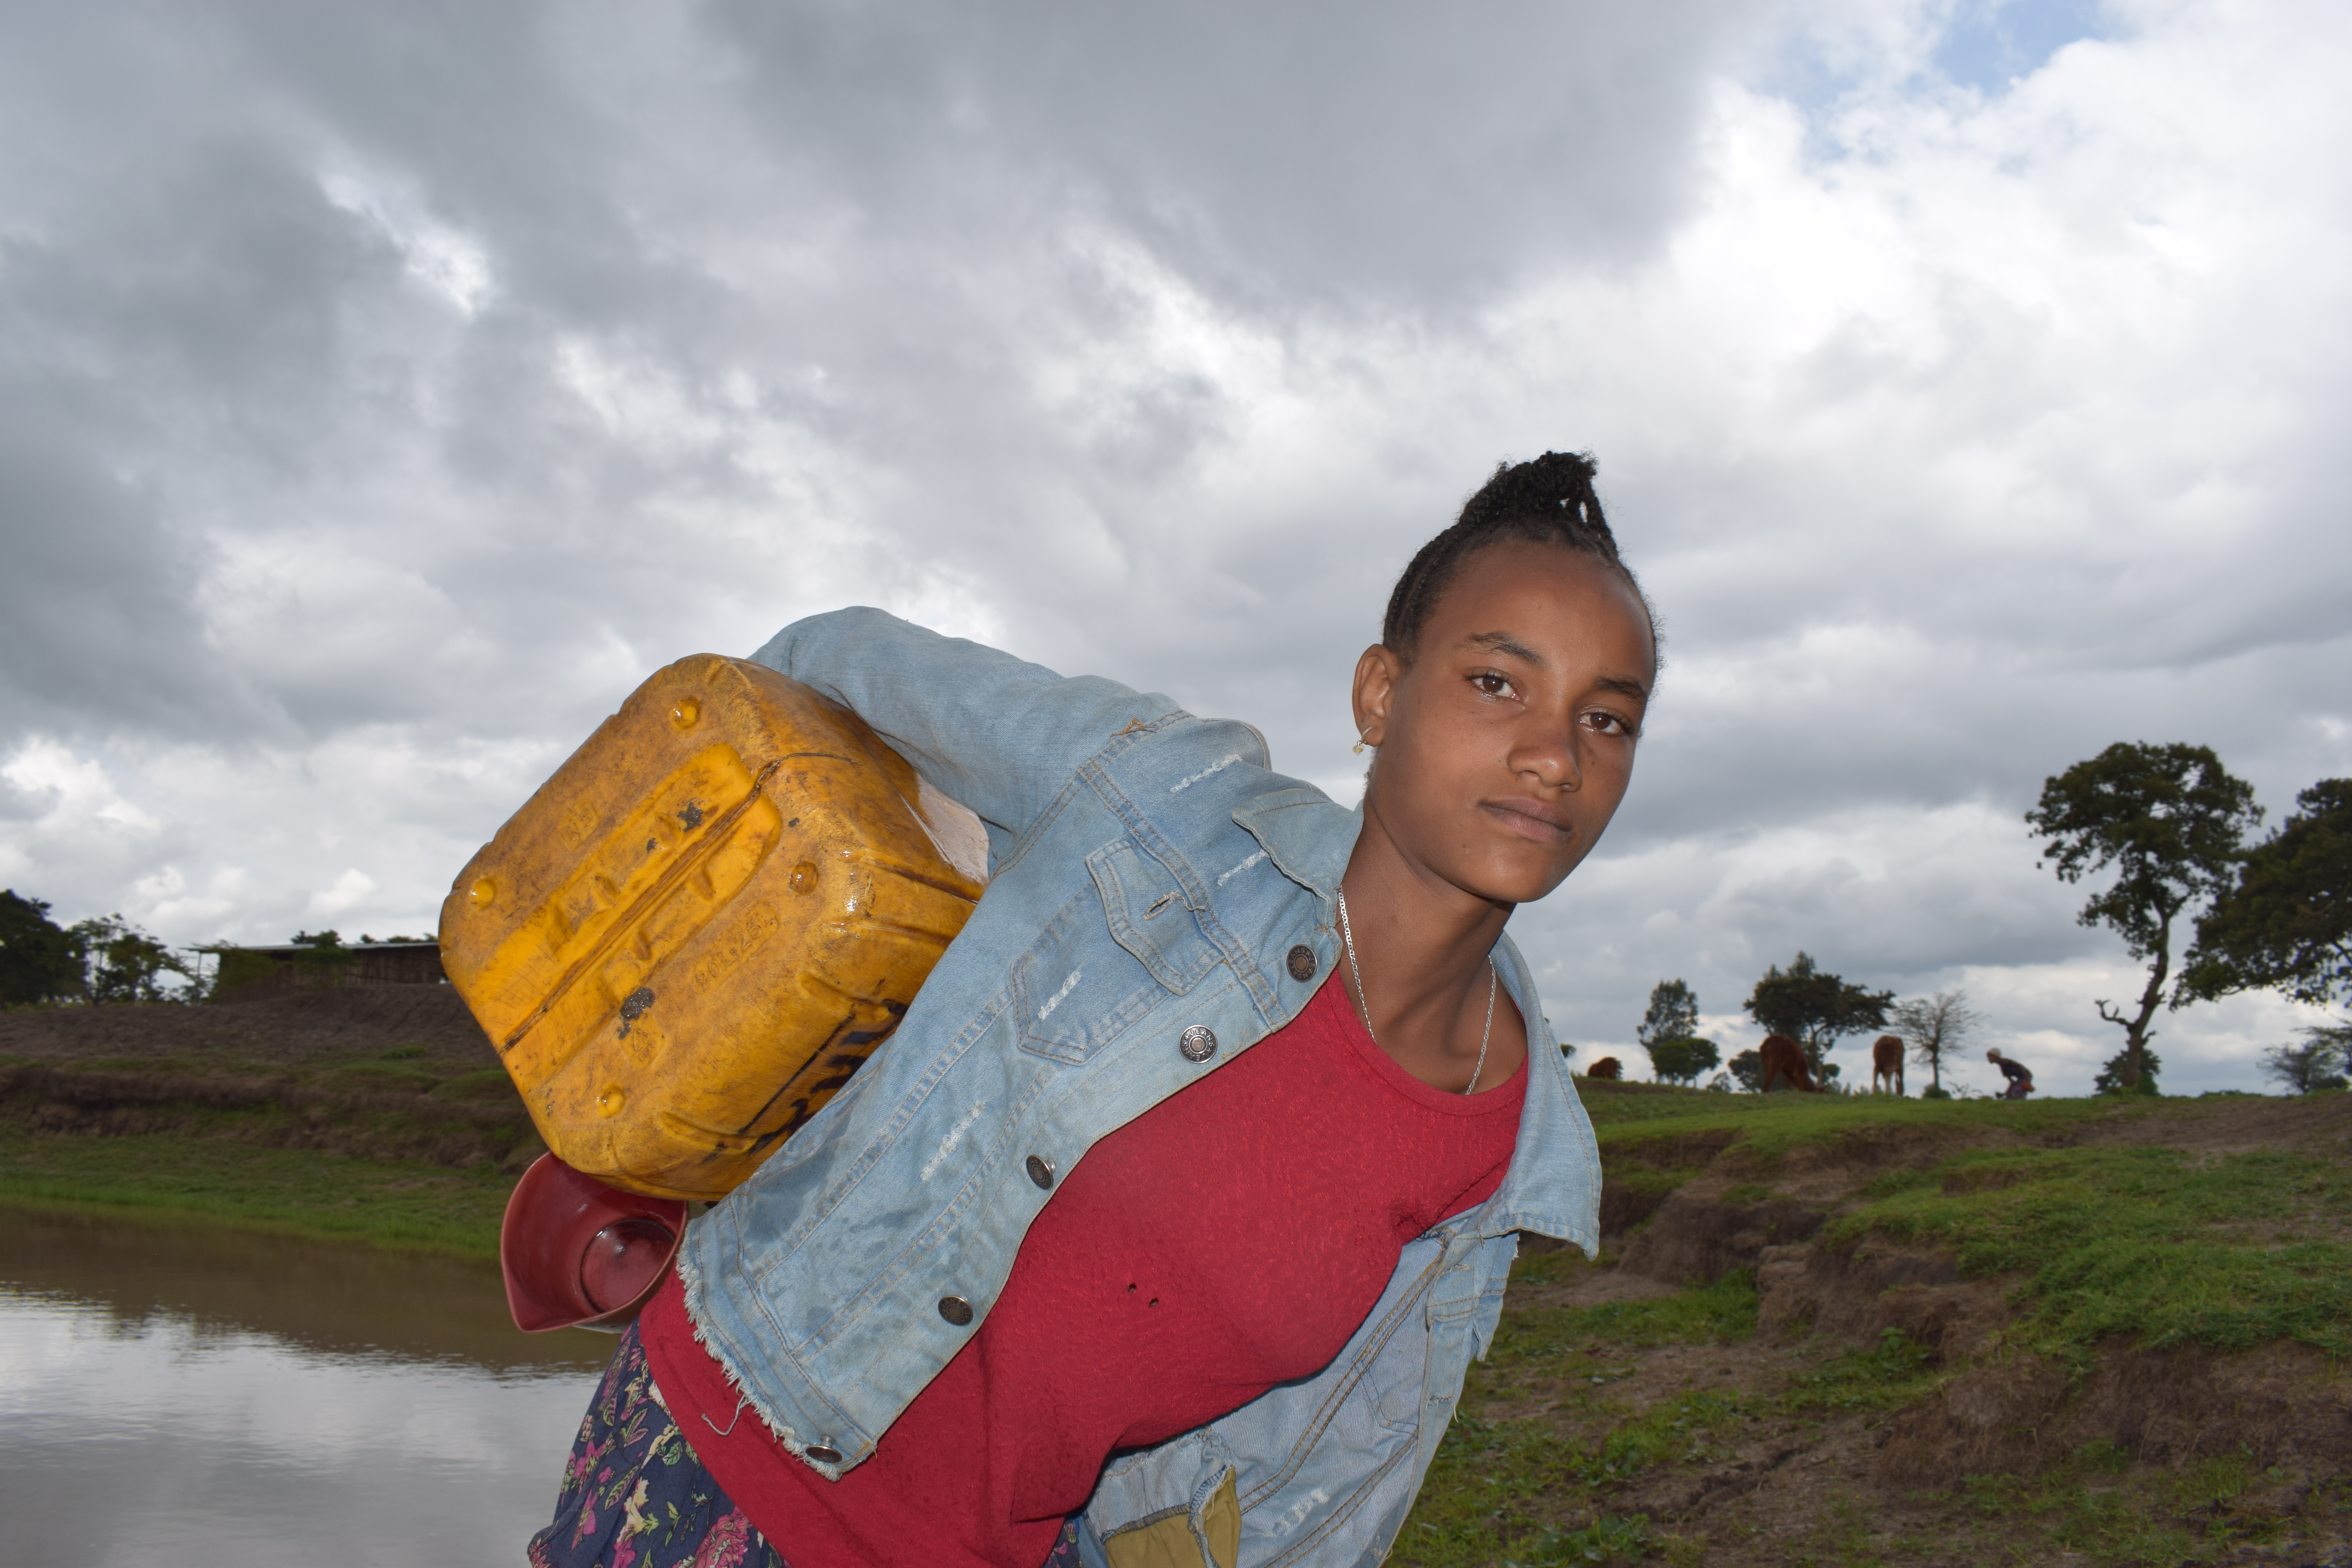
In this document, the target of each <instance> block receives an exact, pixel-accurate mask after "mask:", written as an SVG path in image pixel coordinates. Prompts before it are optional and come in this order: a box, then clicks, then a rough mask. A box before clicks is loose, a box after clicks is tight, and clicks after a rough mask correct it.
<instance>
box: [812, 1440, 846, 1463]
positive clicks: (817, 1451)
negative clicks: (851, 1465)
mask: <svg viewBox="0 0 2352 1568" xmlns="http://www.w3.org/2000/svg"><path fill="white" fill-rule="evenodd" d="M806 1452H807V1454H808V1457H809V1458H812V1459H814V1460H815V1461H816V1462H817V1463H818V1464H820V1465H837V1464H839V1463H841V1450H840V1449H838V1448H836V1447H834V1446H833V1445H832V1444H830V1443H811V1444H810V1445H809V1446H808V1448H807V1450H806Z"/></svg>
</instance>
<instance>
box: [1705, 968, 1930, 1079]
mask: <svg viewBox="0 0 2352 1568" xmlns="http://www.w3.org/2000/svg"><path fill="white" fill-rule="evenodd" d="M1894 1003H1895V993H1894V992H1892V991H1870V990H1866V989H1864V987H1862V986H1859V985H1849V984H1846V982H1845V981H1844V980H1843V979H1841V978H1840V977H1838V976H1837V975H1834V974H1832V973H1829V972H1828V971H1827V970H1825V969H1822V967H1821V966H1820V965H1818V964H1816V963H1814V962H1813V960H1812V955H1811V954H1810V953H1806V952H1800V953H1798V954H1797V957H1796V961H1795V962H1794V963H1790V965H1789V968H1788V970H1787V972H1786V973H1782V971H1781V969H1780V965H1778V964H1774V965H1773V966H1772V967H1770V968H1769V969H1767V970H1765V972H1764V978H1763V979H1761V980H1759V981H1758V982H1757V983H1756V989H1755V990H1753V991H1751V992H1749V993H1748V1016H1749V1017H1751V1018H1754V1019H1755V1020H1756V1021H1757V1022H1758V1023H1759V1024H1761V1025H1763V1026H1764V1027H1765V1028H1767V1029H1769V1030H1770V1031H1771V1032H1772V1033H1773V1034H1776V1035H1786V1036H1788V1037H1790V1038H1791V1039H1793V1040H1795V1041H1796V1042H1797V1043H1798V1044H1799V1045H1801V1046H1803V1047H1805V1062H1806V1065H1807V1066H1809V1067H1810V1068H1811V1069H1812V1073H1813V1077H1814V1078H1816V1079H1833V1078H1835V1077H1837V1075H1838V1069H1837V1068H1836V1067H1834V1066H1833V1065H1832V1064H1830V1063H1828V1062H1825V1061H1824V1060H1822V1058H1823V1056H1824V1055H1825V1054H1826V1053H1827V1052H1828V1050H1829V1048H1830V1047H1832V1046H1834V1045H1836V1044H1837V1043H1838V1041H1839V1040H1841V1039H1843V1037H1846V1036H1848V1035H1858V1034H1861V1033H1863V1032H1864V1030H1866V1029H1883V1028H1885V1027H1886V1010H1887V1008H1888V1007H1890V1006H1892V1005H1894ZM1735 1059H1736V1058H1735Z"/></svg>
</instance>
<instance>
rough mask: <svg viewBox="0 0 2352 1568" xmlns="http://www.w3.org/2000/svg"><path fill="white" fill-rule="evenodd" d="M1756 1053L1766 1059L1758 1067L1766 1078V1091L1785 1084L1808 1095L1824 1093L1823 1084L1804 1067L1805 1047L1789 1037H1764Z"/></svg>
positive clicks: (1768, 1091) (1769, 1091)
mask: <svg viewBox="0 0 2352 1568" xmlns="http://www.w3.org/2000/svg"><path fill="white" fill-rule="evenodd" d="M1756 1054H1757V1055H1758V1056H1759V1057H1761V1058H1763V1060H1762V1061H1760V1062H1759V1063H1758V1064H1757V1066H1758V1069H1759V1072H1760V1073H1761V1074H1762V1077H1763V1079H1764V1092H1765V1093H1767V1094H1769V1093H1771V1092H1772V1091H1773V1090H1774V1089H1778V1088H1780V1086H1781V1085H1782V1084H1783V1083H1785V1084H1787V1085H1788V1086H1789V1087H1790V1089H1802V1090H1804V1091H1805V1092H1806V1093H1807V1094H1819V1093H1821V1091H1822V1086H1821V1085H1819V1084H1817V1083H1815V1082H1814V1081H1813V1075H1812V1074H1811V1072H1809V1071H1807V1070H1806V1068H1805V1047H1802V1046H1801V1045H1799V1044H1797V1042H1796V1041H1794V1040H1792V1039H1790V1037H1788V1036H1786V1035H1767V1036H1765V1037H1764V1043H1763V1044H1762V1045H1761V1046H1759V1047H1757V1049H1756Z"/></svg>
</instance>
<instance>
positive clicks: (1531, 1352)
mask: <svg viewBox="0 0 2352 1568" xmlns="http://www.w3.org/2000/svg"><path fill="white" fill-rule="evenodd" d="M1547 1256H1548V1257H1553V1258H1556V1257H1559V1256H1561V1255H1560V1254H1558V1253H1552V1254H1549V1255H1547ZM1755 1331H1756V1286H1755V1284H1754V1282H1753V1281H1752V1280H1751V1279H1749V1278H1748V1271H1747V1270H1746V1269H1744V1268H1735V1269H1733V1270H1732V1271H1731V1272H1729V1273H1727V1274H1726V1275H1725V1276H1724V1277H1723V1278H1722V1279H1718V1280H1717V1281H1716V1282H1715V1283H1714V1284H1712V1285H1708V1286H1705V1287H1702V1288H1700V1289H1694V1290H1680V1291H1676V1292H1675V1294H1674V1295H1671V1296H1659V1297H1654V1298H1652V1299H1651V1300H1645V1301H1601V1302H1598V1303H1596V1304H1594V1305H1592V1306H1589V1307H1522V1308H1517V1309H1515V1310H1512V1311H1511V1312H1509V1313H1508V1314H1507V1315H1506V1316H1505V1317H1504V1319H1503V1321H1502V1323H1501V1324H1500V1325H1499V1326H1498V1327H1497V1328H1496V1331H1495V1342H1494V1344H1493V1345H1492V1346H1491V1347H1489V1348H1488V1350H1487V1352H1486V1362H1487V1364H1488V1365H1489V1366H1490V1367H1493V1368H1495V1369H1496V1370H1497V1371H1507V1370H1509V1369H1511V1368H1515V1367H1518V1366H1522V1365H1549V1364H1554V1363H1557V1362H1558V1361H1559V1358H1560V1357H1562V1356H1564V1355H1566V1354H1567V1353H1568V1352H1570V1351H1571V1350H1575V1349H1578V1348H1580V1347H1586V1346H1593V1345H1612V1346H1617V1347H1620V1348H1623V1349H1628V1350H1648V1349H1650V1348H1652V1347H1654V1346H1656V1345H1669V1344H1729V1343H1731V1342H1734V1341H1738V1340H1744V1339H1746V1338H1748V1335H1750V1334H1752V1333H1754V1332H1755Z"/></svg>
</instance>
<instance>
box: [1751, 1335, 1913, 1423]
mask: <svg viewBox="0 0 2352 1568" xmlns="http://www.w3.org/2000/svg"><path fill="white" fill-rule="evenodd" d="M1934 1359H1935V1354H1934V1352H1931V1351H1929V1350H1927V1349H1926V1348H1924V1347H1922V1346H1919V1345H1916V1344H1913V1343H1912V1342H1910V1340H1908V1339H1907V1338H1906V1337H1905V1336H1904V1333H1903V1331H1902V1330H1900V1329H1884V1330H1881V1331H1880V1332H1879V1336H1878V1342H1877V1343H1876V1344H1874V1345H1870V1346H1866V1347H1864V1349H1861V1350H1858V1351H1853V1352H1849V1353H1848V1354H1845V1355H1842V1356H1836V1357H1833V1358H1832V1359H1831V1360H1829V1361H1826V1362H1823V1363H1822V1364H1821V1365H1820V1366H1818V1367H1815V1368H1814V1369H1813V1370H1812V1371H1811V1372H1808V1373H1799V1374H1798V1375H1797V1377H1796V1378H1795V1379H1794V1380H1793V1381H1792V1382H1791V1384H1790V1387H1789V1391H1788V1392H1787V1393H1786V1394H1783V1395H1781V1398H1780V1407H1781V1408H1782V1409H1783V1410H1786V1411H1790V1412H1791V1413H1801V1414H1805V1415H1818V1414H1822V1413H1829V1414H1843V1413H1845V1412H1847V1411H1856V1410H1860V1411H1879V1410H1899V1409H1901V1408H1903V1407H1904V1406H1905V1405H1910V1404H1912V1403H1914V1402H1915V1401H1916V1400H1918V1399H1920V1398H1922V1397H1924V1396H1925V1395H1926V1394H1927V1393H1928V1392H1929V1391H1931V1390H1932V1389H1933V1388H1934V1387H1935V1385H1936V1384H1937V1383H1938V1382H1940V1381H1941V1374H1939V1373H1937V1372H1936V1371H1935V1370H1934V1369H1933V1367H1932V1366H1931V1365H1930V1363H1932V1362H1933V1361H1934Z"/></svg>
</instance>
